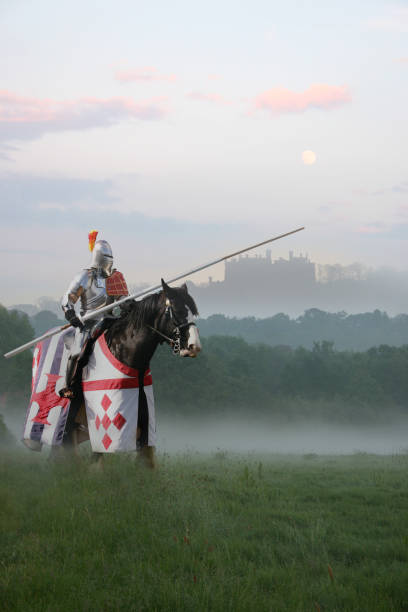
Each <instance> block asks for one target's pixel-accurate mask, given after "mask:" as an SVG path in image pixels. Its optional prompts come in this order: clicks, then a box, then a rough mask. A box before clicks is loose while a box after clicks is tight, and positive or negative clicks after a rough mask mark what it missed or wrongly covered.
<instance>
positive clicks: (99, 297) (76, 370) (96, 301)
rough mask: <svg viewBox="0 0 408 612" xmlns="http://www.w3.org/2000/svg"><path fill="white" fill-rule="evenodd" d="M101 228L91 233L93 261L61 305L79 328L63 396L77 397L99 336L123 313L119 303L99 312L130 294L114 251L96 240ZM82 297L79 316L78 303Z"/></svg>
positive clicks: (75, 281)
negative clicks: (109, 309) (102, 311)
mask: <svg viewBox="0 0 408 612" xmlns="http://www.w3.org/2000/svg"><path fill="white" fill-rule="evenodd" d="M97 235H98V232H97V231H96V230H93V231H92V232H90V233H89V236H88V237H89V249H90V251H91V252H92V259H91V265H90V267H89V268H85V269H84V270H82V272H80V273H79V274H77V275H76V276H75V277H74V279H73V280H72V281H71V283H70V285H69V286H68V289H67V291H66V293H65V294H64V296H63V298H62V301H61V306H62V309H63V311H64V314H65V318H66V319H67V321H68V322H69V323H70V325H72V326H73V327H74V328H75V337H74V338H73V342H71V346H70V355H69V358H68V364H67V372H66V379H65V382H66V384H65V386H64V388H63V389H62V390H61V391H60V395H62V396H63V397H68V398H73V397H74V396H75V389H76V385H77V382H79V381H80V375H81V373H82V368H83V367H84V366H85V365H86V362H87V358H88V357H89V354H90V352H91V349H92V346H93V344H94V342H95V340H96V339H97V338H98V336H99V335H100V334H101V333H103V331H105V329H107V327H108V326H109V325H110V324H111V322H112V321H113V320H115V319H116V318H117V317H118V316H120V314H121V307H120V306H117V307H115V308H114V309H113V312H110V313H106V312H104V313H101V314H98V310H99V309H100V308H102V307H103V306H107V305H108V304H112V303H113V302H114V301H116V300H118V299H120V298H122V297H125V296H127V295H128V289H127V285H126V281H125V279H124V277H123V274H122V273H121V272H119V271H118V270H116V269H114V268H113V255H112V249H111V247H110V244H109V243H108V242H107V241H106V240H96V237H97ZM78 300H80V312H79V316H78V314H77V313H76V311H75V304H76V303H77V301H78ZM90 313H92V314H93V315H94V316H92V317H91V318H90V319H88V320H87V321H86V322H83V321H82V317H83V316H84V315H89V314H90Z"/></svg>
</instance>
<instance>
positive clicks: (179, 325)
mask: <svg viewBox="0 0 408 612" xmlns="http://www.w3.org/2000/svg"><path fill="white" fill-rule="evenodd" d="M164 315H165V316H166V317H170V319H171V320H172V321H173V323H174V329H173V338H170V337H169V336H166V334H163V332H161V331H160V330H158V329H156V328H155V327H153V326H152V325H147V327H148V328H149V329H151V330H152V331H154V332H156V334H158V335H159V336H161V337H162V338H164V339H165V340H166V342H167V343H168V344H169V345H170V346H171V347H172V348H173V354H174V355H180V350H181V330H182V329H183V328H184V327H190V326H191V325H195V323H194V321H187V320H186V321H185V322H180V321H179V320H178V319H177V317H176V315H175V314H174V308H173V306H172V304H171V301H170V300H169V298H166V310H165V311H164Z"/></svg>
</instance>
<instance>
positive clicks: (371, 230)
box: [355, 223, 387, 234]
mask: <svg viewBox="0 0 408 612" xmlns="http://www.w3.org/2000/svg"><path fill="white" fill-rule="evenodd" d="M355 231H356V233H357V234H384V233H385V232H386V231H387V229H386V227H385V225H384V223H367V225H362V226H361V227H358V228H357V229H356V230H355Z"/></svg>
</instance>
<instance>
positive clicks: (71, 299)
mask: <svg viewBox="0 0 408 612" xmlns="http://www.w3.org/2000/svg"><path fill="white" fill-rule="evenodd" d="M88 283H89V270H82V272H81V273H80V274H77V275H76V276H75V278H74V279H73V280H72V281H71V283H70V285H69V287H68V289H67V291H66V293H65V294H64V296H63V298H62V300H61V306H62V310H63V311H64V314H65V318H66V319H67V321H69V322H70V323H71V325H73V326H74V327H80V326H81V325H82V323H81V321H80V319H79V318H78V317H77V315H76V313H75V304H76V302H77V301H78V299H79V298H80V297H81V295H82V294H83V292H84V291H85V289H86V288H87V286H88Z"/></svg>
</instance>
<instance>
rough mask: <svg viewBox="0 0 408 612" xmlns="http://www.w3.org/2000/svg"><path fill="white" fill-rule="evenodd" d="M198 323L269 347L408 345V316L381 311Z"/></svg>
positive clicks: (40, 329) (48, 323)
mask: <svg viewBox="0 0 408 612" xmlns="http://www.w3.org/2000/svg"><path fill="white" fill-rule="evenodd" d="M29 321H30V323H31V326H32V327H33V329H34V332H35V335H36V336H39V335H41V334H43V333H44V332H46V331H47V330H49V329H51V328H52V327H58V326H60V325H64V323H66V321H65V320H64V318H63V316H62V312H61V316H60V317H58V316H57V315H56V314H55V313H53V312H51V311H49V310H42V311H40V312H38V313H36V314H35V315H33V316H31V317H29ZM197 323H198V327H199V330H200V334H201V336H202V337H209V336H218V335H222V336H234V337H240V338H243V339H244V340H245V341H246V342H249V343H250V344H256V343H263V344H268V345H270V346H279V345H283V346H290V347H292V348H297V347H299V346H303V347H304V348H308V349H312V348H313V345H314V343H315V342H323V341H325V340H327V341H329V342H333V343H334V346H335V347H336V349H338V350H356V351H364V350H367V349H369V348H371V347H373V346H379V345H382V344H388V345H390V346H402V345H404V344H408V315H406V314H400V315H397V316H395V317H389V316H388V315H387V313H386V312H381V311H380V310H374V311H373V312H365V313H361V314H354V315H353V314H351V315H350V314H347V313H346V312H336V313H330V312H325V311H323V310H318V309H317V308H312V309H310V310H306V311H305V312H304V314H303V315H301V316H300V317H297V318H290V317H289V316H288V315H286V314H283V313H280V314H277V315H275V316H273V317H268V318H266V319H257V318H255V317H245V318H242V319H240V318H235V317H227V316H225V315H222V314H216V315H211V316H209V317H208V318H207V319H199V320H198V322H197Z"/></svg>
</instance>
